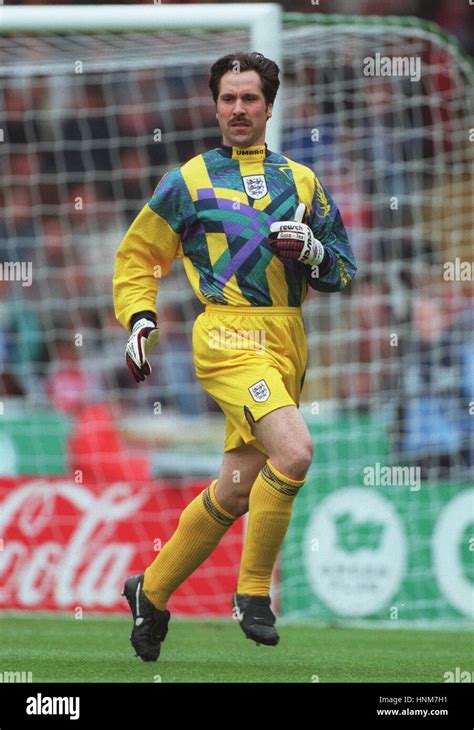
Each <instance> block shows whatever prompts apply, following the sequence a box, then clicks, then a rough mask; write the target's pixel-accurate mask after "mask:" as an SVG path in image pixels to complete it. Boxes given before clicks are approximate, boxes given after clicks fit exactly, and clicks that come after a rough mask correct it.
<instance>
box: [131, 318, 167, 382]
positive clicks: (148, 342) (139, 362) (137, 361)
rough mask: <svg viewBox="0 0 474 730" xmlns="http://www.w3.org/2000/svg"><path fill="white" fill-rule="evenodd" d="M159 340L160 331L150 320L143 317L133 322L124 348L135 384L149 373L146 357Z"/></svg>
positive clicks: (149, 367)
mask: <svg viewBox="0 0 474 730" xmlns="http://www.w3.org/2000/svg"><path fill="white" fill-rule="evenodd" d="M159 339H160V330H159V329H158V327H157V325H156V324H155V323H154V322H152V321H151V320H150V319H146V317H143V318H142V319H139V320H138V322H135V324H134V325H133V329H132V334H131V335H130V337H129V338H128V342H127V346H126V348H125V356H126V359H127V365H128V369H129V370H130V372H131V373H132V375H133V377H134V378H135V380H136V382H137V383H139V382H140V381H143V380H145V378H146V377H147V375H150V373H151V365H150V363H149V362H148V360H147V357H148V355H149V354H150V352H151V351H152V350H153V348H155V347H156V345H157V344H158V342H159Z"/></svg>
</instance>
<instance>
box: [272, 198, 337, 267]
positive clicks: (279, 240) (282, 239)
mask: <svg viewBox="0 0 474 730" xmlns="http://www.w3.org/2000/svg"><path fill="white" fill-rule="evenodd" d="M304 212H305V205H304V203H300V204H299V205H298V208H297V209H296V213H295V220H294V221H279V222H278V223H272V224H271V226H270V235H269V236H268V241H269V246H270V250H271V251H272V253H274V254H276V255H277V256H280V257H282V258H285V259H297V260H298V261H301V263H303V264H308V265H309V266H319V264H320V263H321V262H322V260H323V258H324V246H323V244H322V243H321V241H318V239H317V238H315V236H314V234H313V231H312V230H311V228H310V227H309V226H307V225H306V224H305V223H302V221H303V216H304Z"/></svg>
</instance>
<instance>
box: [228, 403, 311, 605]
mask: <svg viewBox="0 0 474 730" xmlns="http://www.w3.org/2000/svg"><path fill="white" fill-rule="evenodd" d="M253 433H254V435H255V436H256V438H257V439H258V440H259V442H260V444H261V445H262V446H263V447H264V449H265V451H266V452H267V454H268V457H269V458H268V460H267V462H266V464H265V465H264V466H263V468H262V470H261V471H260V473H259V474H258V476H257V478H256V480H255V482H254V484H253V486H252V490H251V493H250V499H249V519H248V526H247V534H246V538H245V544H244V549H243V553H242V560H241V565H240V573H239V581H238V585H237V594H245V595H253V596H267V595H268V594H269V592H270V583H271V576H272V571H273V567H274V565H275V562H276V559H277V556H278V553H279V551H280V548H281V545H282V543H283V539H284V537H285V534H286V532H287V529H288V525H289V522H290V517H291V510H292V506H293V500H294V498H295V496H296V495H297V494H298V491H299V489H300V488H301V487H302V486H303V484H304V480H305V477H306V473H307V471H308V469H309V467H310V464H311V459H312V455H313V447H312V440H311V436H310V433H309V431H308V428H307V426H306V423H305V421H304V419H303V417H302V415H301V413H300V412H299V411H298V409H297V408H296V406H285V407H282V408H278V409H276V410H275V411H272V412H271V413H268V414H267V415H265V416H263V417H262V418H261V419H260V420H259V421H258V422H256V423H254V425H253Z"/></svg>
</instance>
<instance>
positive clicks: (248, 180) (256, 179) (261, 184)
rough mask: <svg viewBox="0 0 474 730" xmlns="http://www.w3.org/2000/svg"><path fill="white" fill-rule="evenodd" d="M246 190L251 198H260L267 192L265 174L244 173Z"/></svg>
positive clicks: (243, 178)
mask: <svg viewBox="0 0 474 730" xmlns="http://www.w3.org/2000/svg"><path fill="white" fill-rule="evenodd" d="M242 180H243V181H244V187H245V192H246V193H247V195H248V196H249V198H253V199H254V200H260V198H264V197H265V195H266V194H267V192H268V190H267V181H266V180H265V175H242Z"/></svg>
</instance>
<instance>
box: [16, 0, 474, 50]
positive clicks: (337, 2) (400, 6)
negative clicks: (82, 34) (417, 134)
mask: <svg viewBox="0 0 474 730" xmlns="http://www.w3.org/2000/svg"><path fill="white" fill-rule="evenodd" d="M234 1H235V0H234ZM248 1H250V2H252V1H255V2H260V1H261V0H247V2H248ZM226 2H232V0H217V1H216V0H214V2H212V3H211V4H215V5H224V4H225V3H226ZM132 3H135V4H138V5H139V4H145V2H144V0H101V1H100V3H92V2H89V3H85V2H78V1H77V0H69V1H68V0H11V1H10V2H9V5H85V4H91V5H95V4H97V5H99V4H100V5H112V4H114V5H130V4H132ZM193 4H195V5H199V4H200V0H166V5H193ZM279 4H280V5H281V6H282V7H283V9H284V10H285V11H286V12H298V13H317V12H321V13H346V14H355V15H397V16H400V15H413V16H416V17H418V18H423V19H425V20H432V21H434V22H436V23H438V25H440V26H441V28H443V30H445V31H447V32H449V33H451V34H453V35H454V36H456V37H457V39H458V41H459V43H460V44H461V46H463V47H464V48H465V49H466V50H467V52H468V53H470V54H472V55H474V25H473V22H472V12H473V10H472V6H471V5H470V3H469V2H467V0H466V1H465V0H331V2H330V3H326V2H319V1H317V0H280V2H279Z"/></svg>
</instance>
